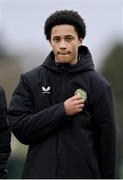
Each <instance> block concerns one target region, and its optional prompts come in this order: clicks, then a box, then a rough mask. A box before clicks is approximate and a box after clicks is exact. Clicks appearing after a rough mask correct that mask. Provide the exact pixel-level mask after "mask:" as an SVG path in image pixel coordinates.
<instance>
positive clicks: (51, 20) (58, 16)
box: [44, 10, 86, 40]
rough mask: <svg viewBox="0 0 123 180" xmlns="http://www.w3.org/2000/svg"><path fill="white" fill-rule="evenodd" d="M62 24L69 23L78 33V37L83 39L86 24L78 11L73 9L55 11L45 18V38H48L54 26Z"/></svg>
mask: <svg viewBox="0 0 123 180" xmlns="http://www.w3.org/2000/svg"><path fill="white" fill-rule="evenodd" d="M62 24H69V25H72V26H74V28H75V30H76V32H77V34H78V38H83V39H84V37H85V35H86V25H85V23H84V20H83V19H82V18H81V16H80V15H79V14H78V12H76V11H73V10H61V11H56V12H54V13H53V14H51V15H50V16H49V17H48V18H47V19H46V22H45V25H44V34H45V36H46V39H47V40H50V38H51V30H52V28H53V27H54V26H56V25H62Z"/></svg>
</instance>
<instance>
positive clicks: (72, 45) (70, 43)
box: [50, 25, 82, 64]
mask: <svg viewBox="0 0 123 180" xmlns="http://www.w3.org/2000/svg"><path fill="white" fill-rule="evenodd" d="M81 43H82V39H78V34H77V32H76V31H75V28H74V26H72V25H56V26H54V27H53V28H52V31H51V39H50V44H51V46H52V49H53V52H54V55H55V61H56V62H59V63H70V64H76V62H77V56H78V47H79V46H80V45H81Z"/></svg>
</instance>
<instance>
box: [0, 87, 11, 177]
mask: <svg viewBox="0 0 123 180" xmlns="http://www.w3.org/2000/svg"><path fill="white" fill-rule="evenodd" d="M10 140H11V133H10V129H9V126H8V123H7V105H6V98H5V92H4V90H3V88H1V87H0V179H3V178H7V175H8V172H7V169H6V166H7V161H8V158H9V155H10V152H11V148H10Z"/></svg>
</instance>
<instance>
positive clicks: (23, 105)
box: [8, 77, 68, 145]
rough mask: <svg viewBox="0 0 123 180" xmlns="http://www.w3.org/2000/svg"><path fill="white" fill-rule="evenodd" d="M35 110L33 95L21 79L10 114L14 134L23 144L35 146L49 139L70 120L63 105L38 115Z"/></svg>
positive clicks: (59, 104) (10, 107) (57, 105)
mask: <svg viewBox="0 0 123 180" xmlns="http://www.w3.org/2000/svg"><path fill="white" fill-rule="evenodd" d="M42 103H43V102H42ZM34 109H35V108H34V101H33V95H32V94H31V92H30V90H29V89H27V83H26V82H25V80H24V79H23V77H21V80H20V82H19V84H18V86H17V88H16V89H15V91H14V93H13V97H12V99H11V103H10V106H9V112H8V114H9V123H10V127H11V129H12V132H13V134H14V135H15V136H16V138H17V139H18V140H19V141H20V142H21V143H23V144H27V145H29V144H35V143H39V142H40V141H42V140H44V139H46V138H48V137H49V136H50V135H52V134H53V133H55V132H57V131H58V129H59V128H60V127H61V126H62V125H63V124H64V123H65V122H66V120H67V118H68V117H67V115H66V114H65V111H64V104H63V103H58V104H55V105H53V106H51V107H48V108H46V109H43V110H41V111H39V112H36V113H35V111H34Z"/></svg>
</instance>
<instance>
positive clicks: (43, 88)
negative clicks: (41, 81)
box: [42, 86, 50, 94]
mask: <svg viewBox="0 0 123 180" xmlns="http://www.w3.org/2000/svg"><path fill="white" fill-rule="evenodd" d="M42 94H50V86H48V87H47V88H46V87H43V86H42Z"/></svg>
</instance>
